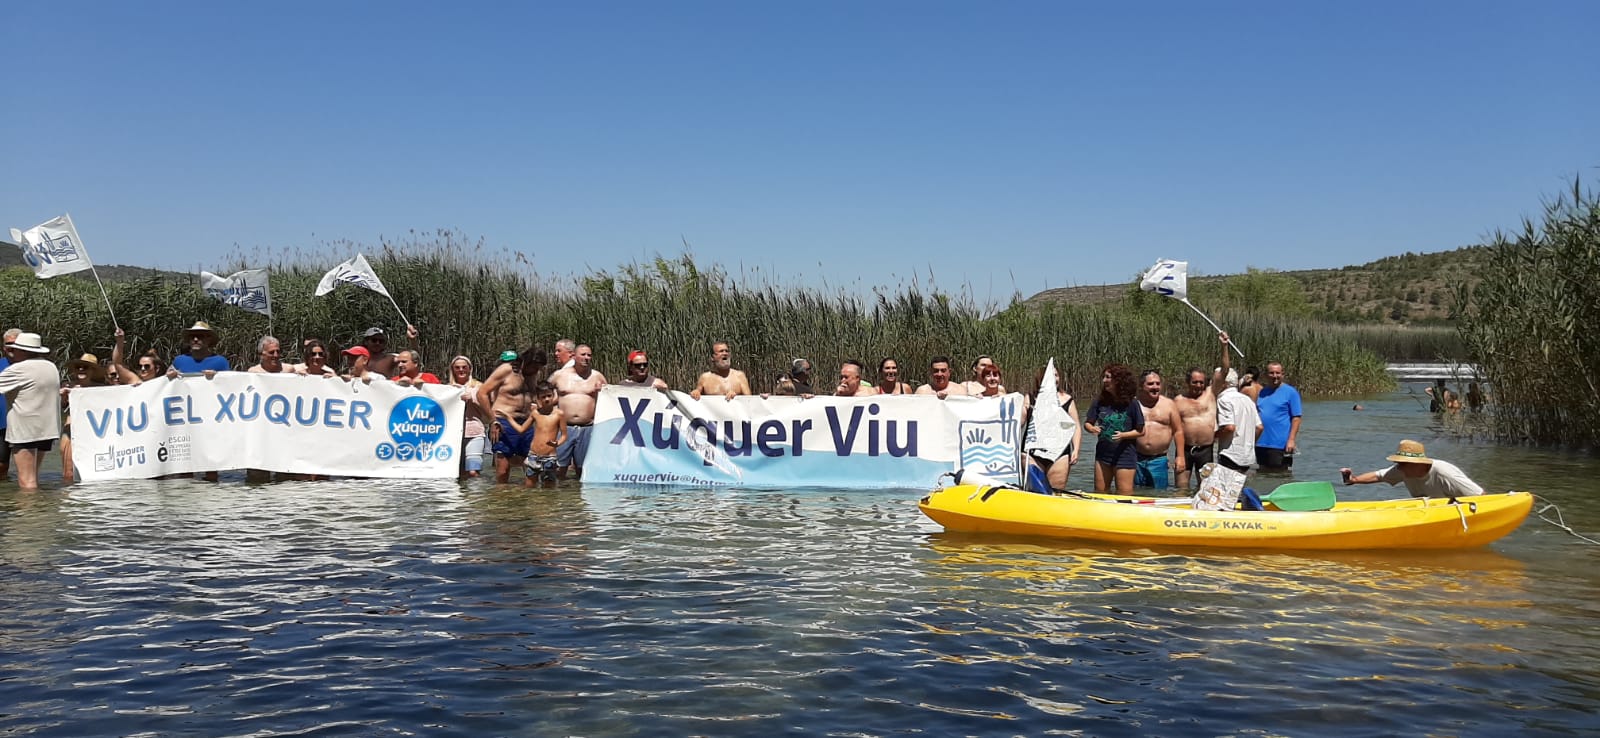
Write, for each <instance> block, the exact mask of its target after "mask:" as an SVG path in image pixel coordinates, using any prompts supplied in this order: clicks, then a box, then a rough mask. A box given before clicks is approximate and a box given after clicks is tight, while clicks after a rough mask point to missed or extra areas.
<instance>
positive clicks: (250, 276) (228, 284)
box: [200, 269, 272, 317]
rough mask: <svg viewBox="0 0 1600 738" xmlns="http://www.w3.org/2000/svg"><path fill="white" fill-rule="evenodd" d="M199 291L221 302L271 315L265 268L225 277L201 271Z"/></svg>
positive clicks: (270, 294)
mask: <svg viewBox="0 0 1600 738" xmlns="http://www.w3.org/2000/svg"><path fill="white" fill-rule="evenodd" d="M200 291H202V292H204V293H206V294H208V295H210V296H212V297H215V298H217V299H218V300H221V301H222V302H223V304H226V305H232V306H234V307H241V308H244V309H245V310H249V311H250V312H252V313H261V314H262V315H266V316H269V317H270V316H271V315H272V291H271V290H270V289H269V288H268V287H267V270H265V269H246V270H244V271H242V272H234V273H233V274H230V275H228V276H226V277H219V276H217V275H215V274H212V273H211V272H201V273H200Z"/></svg>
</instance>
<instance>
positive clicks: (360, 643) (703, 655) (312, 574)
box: [0, 386, 1600, 736]
mask: <svg viewBox="0 0 1600 738" xmlns="http://www.w3.org/2000/svg"><path fill="white" fill-rule="evenodd" d="M1419 396H1420V390H1419V386H1408V387H1406V388H1404V389H1403V391H1402V392H1398V393H1394V394H1391V395H1386V396H1384V397H1376V398H1363V399H1361V400H1360V402H1361V404H1362V405H1364V406H1365V408H1366V409H1365V410H1362V411H1353V410H1352V409H1351V405H1352V404H1353V402H1355V401H1354V400H1343V401H1320V402H1314V403H1309V404H1308V405H1307V411H1306V421H1305V428H1304V431H1303V434H1302V439H1303V443H1302V451H1301V453H1300V455H1299V458H1298V460H1297V461H1296V464H1297V467H1298V470H1297V472H1296V474H1297V476H1296V478H1297V479H1330V478H1334V477H1335V476H1336V470H1337V468H1338V467H1339V466H1342V465H1350V466H1354V467H1357V468H1358V469H1368V468H1374V467H1376V466H1379V465H1380V464H1382V463H1383V462H1382V457H1383V456H1385V455H1387V454H1388V453H1390V452H1391V449H1393V448H1394V445H1395V443H1396V442H1397V441H1398V440H1399V439H1400V438H1402V437H1411V438H1416V439H1418V440H1421V441H1423V442H1425V443H1427V444H1428V450H1429V452H1430V454H1431V455H1434V456H1438V457H1441V458H1446V459H1451V460H1454V461H1457V462H1458V463H1460V464H1461V465H1462V466H1463V467H1464V468H1465V469H1467V471H1468V472H1469V473H1470V474H1472V475H1473V476H1474V477H1475V478H1476V479H1478V480H1479V481H1480V482H1481V483H1483V484H1484V486H1485V487H1486V488H1490V489H1494V490H1498V489H1509V488H1517V489H1530V490H1532V491H1534V492H1536V493H1537V494H1539V495H1540V496H1541V497H1544V498H1546V499H1548V500H1550V501H1552V502H1555V503H1557V504H1558V505H1559V507H1560V510H1561V512H1562V513H1563V514H1564V515H1565V519H1566V521H1567V522H1568V524H1570V525H1571V526H1572V527H1574V528H1575V529H1576V530H1578V531H1580V532H1584V533H1588V534H1590V536H1591V537H1597V536H1595V535H1594V534H1595V533H1596V532H1600V503H1597V502H1596V501H1595V500H1594V499H1593V495H1592V492H1593V489H1594V483H1593V481H1592V480H1594V479H1595V478H1596V472H1597V471H1600V463H1597V462H1596V461H1595V460H1594V459H1592V458H1587V457H1577V456H1568V455H1563V454H1558V453H1549V452H1538V451H1531V450H1527V449H1517V448H1504V447H1495V446H1489V445H1471V444H1465V443H1459V442H1455V441H1453V440H1450V437H1451V436H1450V433H1449V430H1450V428H1449V427H1448V426H1451V425H1454V424H1456V423H1458V422H1460V420H1461V419H1454V418H1452V419H1446V420H1444V421H1441V420H1440V419H1438V418H1435V417H1433V416H1431V415H1429V414H1428V413H1427V412H1425V410H1424V409H1423V408H1422V407H1421V406H1420V405H1419V403H1418V401H1417V397H1419ZM1088 471H1089V470H1088V469H1087V468H1086V467H1085V468H1080V469H1079V470H1076V471H1075V474H1074V481H1075V482H1078V483H1080V484H1081V483H1086V481H1087V479H1088ZM46 480H47V486H50V482H51V481H52V480H59V476H58V475H47V477H46ZM1281 481H1284V480H1282V479H1279V480H1273V479H1259V480H1257V482H1256V485H1255V486H1257V487H1258V488H1259V489H1263V490H1264V489H1270V488H1271V486H1273V485H1274V484H1275V483H1277V482H1281ZM924 492H926V490H901V491H870V492H856V491H849V490H807V491H797V490H722V489H719V490H656V489H629V488H615V487H593V486H587V487H580V486H578V485H576V484H574V485H571V486H568V487H566V488H562V489H557V490H546V491H524V490H521V489H515V488H495V487H493V486H492V485H489V484H486V483H471V484H465V485H458V484H455V483H416V482H387V481H383V482H379V481H363V482H355V481H351V482H316V483H285V484H277V485H267V486H247V485H245V484H244V483H243V482H242V481H237V480H236V481H229V480H228V479H227V478H226V477H225V478H224V481H223V483H222V484H220V485H208V484H204V483H200V482H190V481H165V482H147V483H137V484H116V485H80V486H75V487H70V488H66V489H62V488H61V487H60V486H59V484H56V485H55V488H54V489H46V490H45V491H42V492H39V493H35V494H23V493H20V492H18V491H17V490H16V488H15V486H14V485H4V486H0V653H3V654H4V661H3V666H0V684H3V685H4V694H5V699H4V701H3V703H0V733H4V734H21V733H28V734H33V735H44V736H95V735H150V736H158V735H159V736H167V735H207V736H257V735H397V736H398V735H429V736H435V735H462V736H466V735H473V736H480V735H518V736H523V735H525V736H546V735H594V736H613V735H622V736H627V735H651V736H654V735H696V734H699V735H765V734H772V733H777V732H789V733H798V734H832V735H852V736H853V735H891V734H907V733H922V734H932V735H962V734H971V735H1046V734H1055V733H1073V734H1085V735H1095V736H1121V735H1127V736H1143V735H1219V734H1259V735H1295V736H1319V735H1326V736H1359V735H1373V736H1389V735H1396V734H1404V735H1481V736H1505V735H1518V736H1526V735H1568V734H1574V733H1587V734H1594V732H1595V731H1596V730H1600V718H1597V717H1596V713H1597V711H1600V617H1597V616H1600V604H1597V603H1600V548H1597V547H1595V546H1592V545H1590V544H1587V543H1584V542H1583V541H1581V540H1579V539H1577V538H1575V537H1573V536H1571V535H1569V534H1568V533H1566V532H1564V531H1562V530H1559V529H1557V528H1555V527H1554V526H1552V525H1549V524H1547V523H1544V522H1541V521H1539V520H1537V519H1535V518H1530V519H1529V521H1528V522H1527V523H1525V524H1524V525H1523V527H1522V528H1521V529H1519V530H1518V531H1516V532H1514V533H1512V534H1511V535H1510V536H1509V537H1507V538H1505V539H1503V540H1501V541H1500V542H1498V543H1495V544H1493V545H1492V546H1490V547H1487V548H1483V549H1479V550H1473V551H1466V552H1455V553H1432V554H1416V553H1410V554H1408V553H1392V552H1373V553H1356V554H1301V553H1285V552H1265V551H1263V552H1207V551H1203V550H1182V549H1173V550H1151V549H1141V548H1132V549H1122V548H1115V547H1108V546H1104V545H1099V544H1094V543H1074V542H1053V541H1047V540H1025V539H1006V538H970V537H961V536H952V535H948V534H944V533H942V532H940V529H939V528H938V526H936V525H934V524H932V523H931V522H929V521H927V520H925V519H924V518H923V517H922V516H921V514H920V513H919V512H918V511H917V509H916V500H917V498H918V497H919V496H920V495H921V494H923V493H924ZM1386 492H1390V490H1389V488H1387V487H1382V488H1380V487H1379V486H1365V487H1358V488H1350V489H1346V488H1340V494H1341V495H1342V496H1348V497H1361V498H1374V499H1376V498H1380V497H1384V496H1388V495H1387V494H1385V493H1386ZM1402 494H1403V491H1402ZM1536 509H1537V508H1536Z"/></svg>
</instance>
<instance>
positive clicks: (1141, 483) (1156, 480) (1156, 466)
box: [1133, 454, 1172, 489]
mask: <svg viewBox="0 0 1600 738" xmlns="http://www.w3.org/2000/svg"><path fill="white" fill-rule="evenodd" d="M1133 486H1135V487H1146V488H1154V489H1166V488H1167V487H1170V486H1172V485H1171V482H1170V481H1169V478H1168V476H1167V457H1166V455H1165V454H1162V455H1161V456H1140V457H1139V465H1138V466H1136V467H1134V472H1133Z"/></svg>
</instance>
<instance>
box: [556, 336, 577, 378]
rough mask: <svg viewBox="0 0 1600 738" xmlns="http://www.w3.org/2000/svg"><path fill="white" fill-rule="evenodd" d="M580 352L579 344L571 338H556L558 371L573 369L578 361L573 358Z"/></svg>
mask: <svg viewBox="0 0 1600 738" xmlns="http://www.w3.org/2000/svg"><path fill="white" fill-rule="evenodd" d="M577 352H578V344H576V343H573V341H572V339H570V338H561V339H557V340H556V371H558V372H559V371H561V370H562V369H571V368H572V367H573V365H574V364H575V363H577V362H576V360H575V359H574V358H573V356H574V355H575V354H577Z"/></svg>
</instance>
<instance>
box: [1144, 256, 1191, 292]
mask: <svg viewBox="0 0 1600 738" xmlns="http://www.w3.org/2000/svg"><path fill="white" fill-rule="evenodd" d="M1139 289H1141V290H1144V291H1145V292H1155V293H1158V294H1162V295H1166V296H1167V297H1172V298H1176V299H1179V300H1187V299H1189V262H1187V261H1168V260H1166V259H1162V260H1161V261H1158V262H1156V265H1155V266H1153V267H1150V268H1149V269H1148V270H1146V271H1145V273H1144V277H1143V278H1142V279H1140V280H1139Z"/></svg>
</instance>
